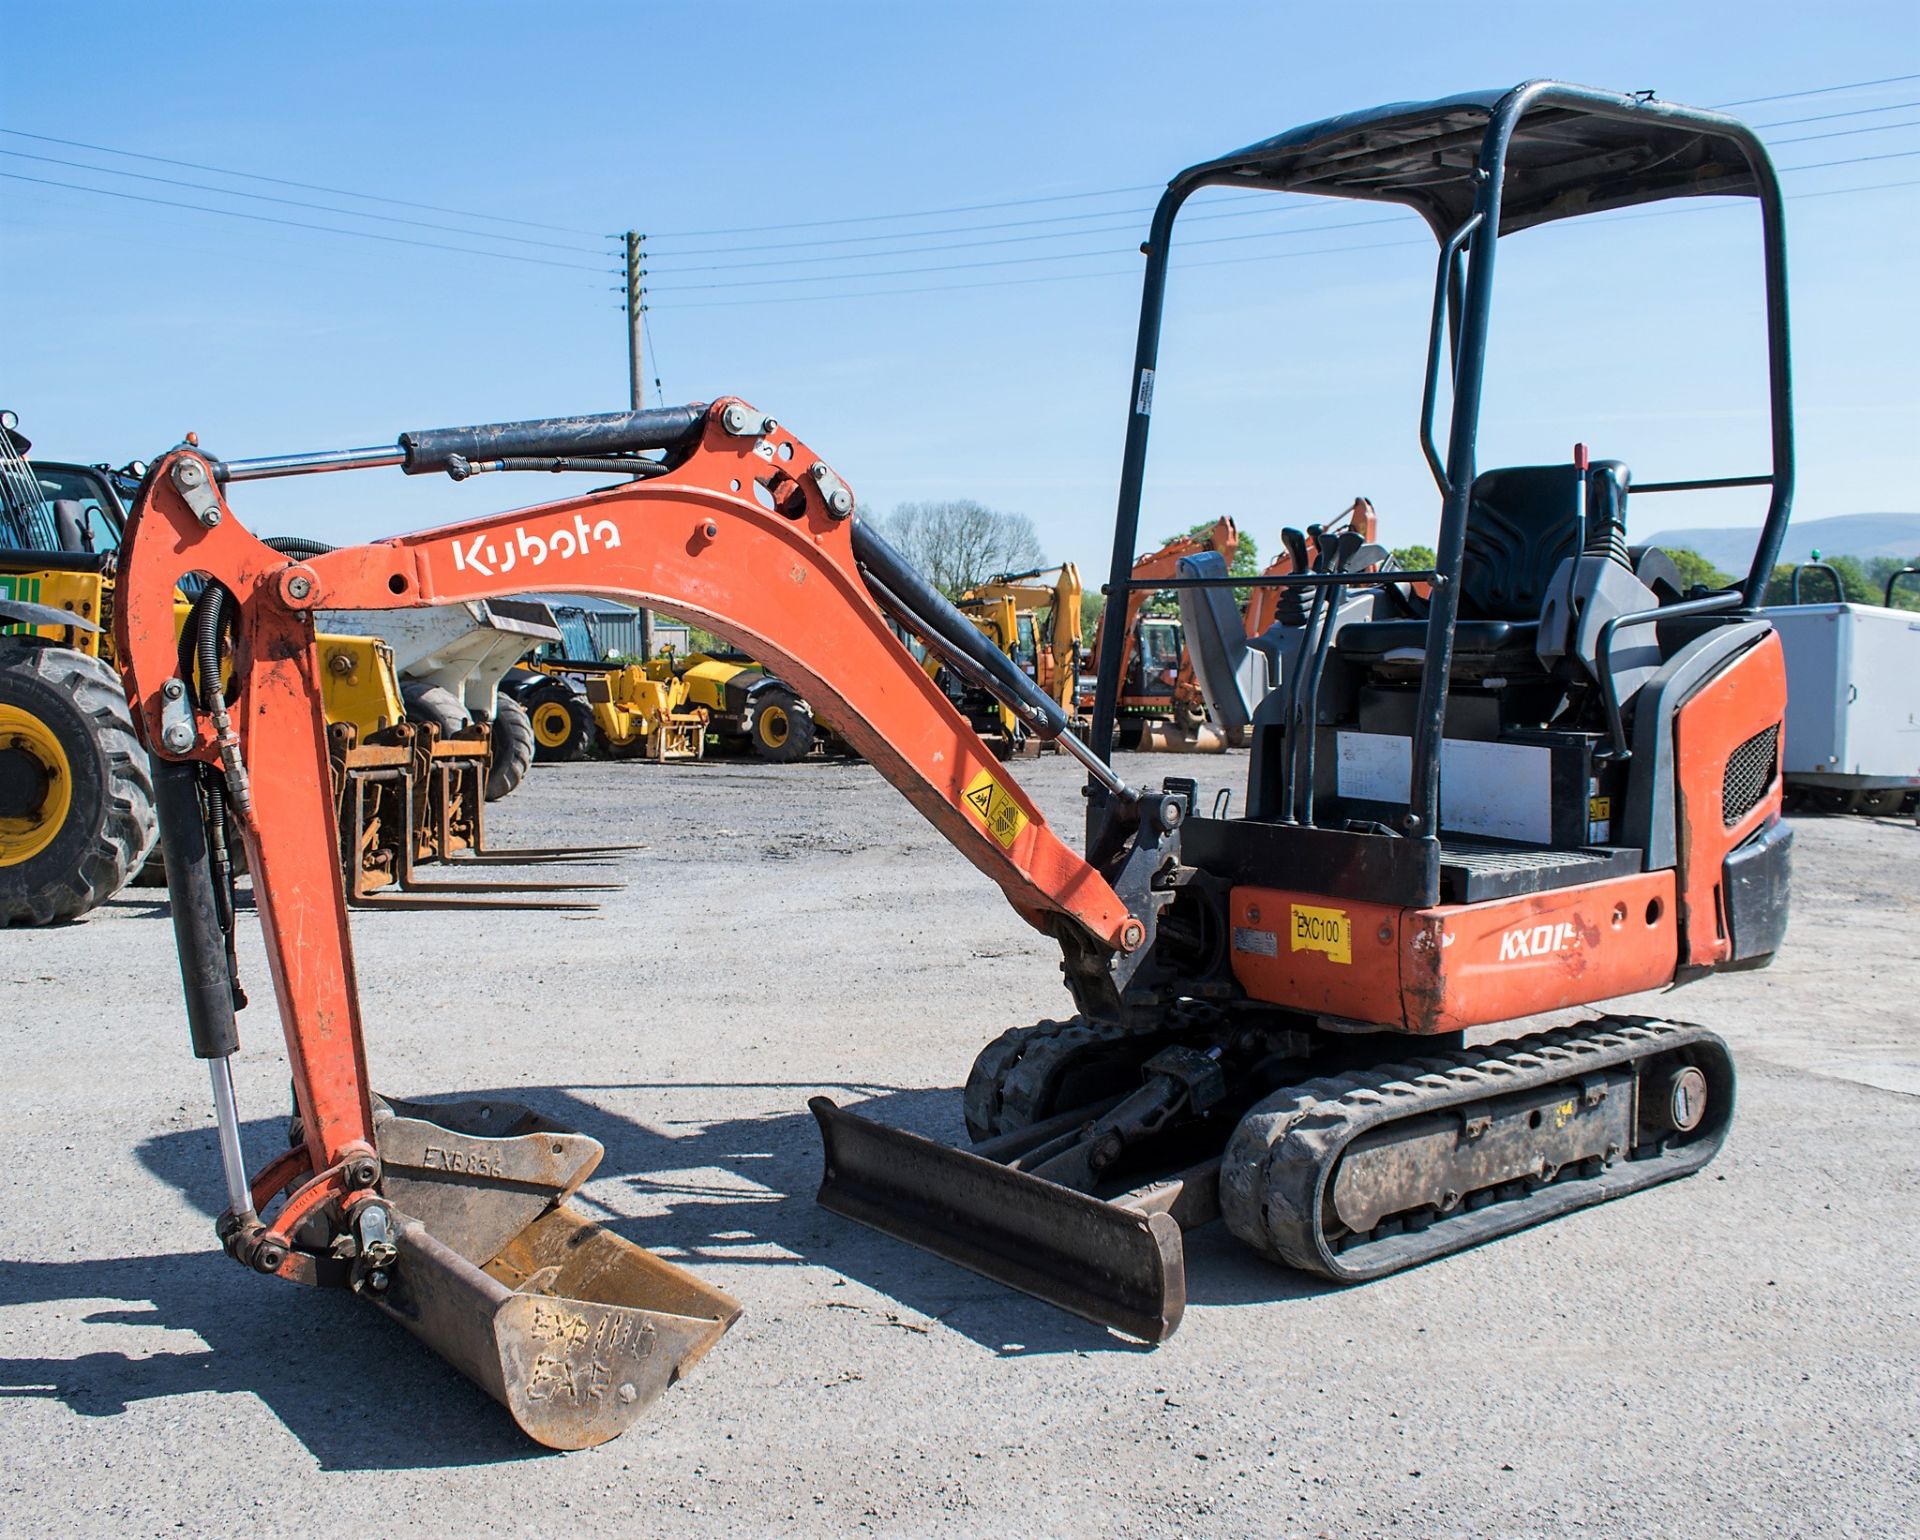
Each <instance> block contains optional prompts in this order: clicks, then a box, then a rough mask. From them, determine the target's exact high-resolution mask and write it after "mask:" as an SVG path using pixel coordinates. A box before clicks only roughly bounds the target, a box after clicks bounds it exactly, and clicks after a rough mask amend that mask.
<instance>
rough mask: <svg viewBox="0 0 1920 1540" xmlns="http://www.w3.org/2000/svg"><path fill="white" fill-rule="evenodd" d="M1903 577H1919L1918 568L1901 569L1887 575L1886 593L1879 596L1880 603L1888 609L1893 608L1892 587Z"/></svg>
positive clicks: (1919, 568)
mask: <svg viewBox="0 0 1920 1540" xmlns="http://www.w3.org/2000/svg"><path fill="white" fill-rule="evenodd" d="M1903 577H1920V567H1902V568H1901V569H1900V570H1899V571H1898V572H1889V573H1888V574H1887V587H1886V592H1885V593H1884V594H1883V595H1882V596H1881V600H1880V602H1881V603H1882V604H1883V605H1885V606H1886V607H1887V608H1888V609H1892V608H1893V585H1894V584H1895V583H1897V582H1899V581H1900V579H1902V578H1903Z"/></svg>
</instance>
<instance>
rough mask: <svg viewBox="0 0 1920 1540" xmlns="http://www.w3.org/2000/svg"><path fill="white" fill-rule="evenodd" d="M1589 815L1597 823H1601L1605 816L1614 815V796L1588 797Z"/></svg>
mask: <svg viewBox="0 0 1920 1540" xmlns="http://www.w3.org/2000/svg"><path fill="white" fill-rule="evenodd" d="M1587 817H1588V818H1590V819H1591V820H1592V821H1593V822H1595V823H1599V822H1600V821H1601V820H1602V819H1604V818H1611V817H1613V798H1611V797H1589V798H1587Z"/></svg>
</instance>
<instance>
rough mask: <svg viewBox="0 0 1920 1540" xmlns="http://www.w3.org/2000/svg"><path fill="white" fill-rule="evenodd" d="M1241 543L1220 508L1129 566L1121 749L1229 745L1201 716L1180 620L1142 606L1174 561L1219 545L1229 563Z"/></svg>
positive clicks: (1175, 567)
mask: <svg viewBox="0 0 1920 1540" xmlns="http://www.w3.org/2000/svg"><path fill="white" fill-rule="evenodd" d="M1239 544H1240V531H1239V530H1238V529H1237V528H1236V527H1235V525H1234V522H1233V520H1232V519H1230V518H1228V517H1226V516H1225V515H1224V514H1223V515H1222V516H1221V517H1220V518H1218V519H1216V520H1215V521H1214V525H1213V528H1212V529H1211V530H1209V531H1208V532H1207V533H1206V534H1205V535H1204V536H1198V537H1196V536H1193V535H1175V536H1174V537H1173V538H1172V539H1171V540H1168V541H1167V542H1165V543H1164V544H1163V545H1162V546H1161V547H1160V549H1159V550H1157V551H1149V552H1147V554H1146V555H1144V556H1141V557H1139V558H1137V559H1136V560H1135V561H1134V563H1133V566H1132V569H1131V571H1130V573H1129V586H1128V588H1127V589H1126V591H1125V596H1124V599H1123V600H1122V601H1121V602H1120V613H1121V615H1122V616H1123V618H1124V620H1125V625H1124V627H1123V630H1122V634H1123V635H1124V636H1125V637H1126V639H1127V640H1126V648H1125V651H1124V652H1123V654H1122V658H1121V663H1120V668H1121V671H1122V672H1121V676H1120V685H1119V693H1118V694H1117V695H1116V696H1115V698H1114V699H1115V705H1114V734H1115V736H1114V739H1113V741H1114V743H1115V744H1116V745H1117V746H1118V747H1120V748H1123V749H1136V750H1146V751H1148V752H1164V753H1203V754H1217V753H1219V752H1220V751H1221V750H1222V749H1225V748H1226V747H1227V739H1226V738H1225V736H1224V735H1222V734H1221V733H1219V732H1217V731H1216V730H1215V729H1214V728H1213V727H1211V726H1210V725H1209V724H1208V722H1207V703H1206V699H1205V697H1204V695H1203V694H1202V692H1201V689H1200V686H1199V683H1198V681H1197V680H1196V679H1195V677H1194V673H1193V669H1192V666H1191V665H1190V664H1189V662H1188V660H1187V649H1186V641H1185V636H1184V633H1183V630H1182V626H1181V623H1180V620H1179V619H1178V617H1176V616H1172V615H1156V614H1152V613H1150V612H1149V611H1148V610H1147V601H1148V600H1149V599H1151V598H1152V597H1153V594H1154V590H1155V589H1156V588H1157V587H1160V586H1163V585H1160V584H1157V583H1156V582H1155V581H1154V579H1157V578H1171V577H1174V576H1176V575H1177V574H1178V573H1179V571H1180V563H1181V562H1182V561H1184V560H1186V559H1187V558H1188V557H1190V556H1194V555H1197V554H1199V553H1201V552H1208V551H1211V552H1217V553H1219V556H1220V559H1221V561H1222V562H1223V563H1224V564H1225V566H1227V567H1231V566H1232V565H1233V556H1234V552H1235V550H1237V549H1238V547H1239ZM1117 597H1118V596H1117V595H1116V593H1115V592H1114V591H1113V590H1111V589H1110V590H1109V592H1108V604H1107V607H1106V608H1104V609H1102V610H1101V612H1100V618H1099V620H1098V621H1096V622H1095V623H1094V633H1093V651H1094V656H1095V657H1099V656H1100V655H1101V651H1102V648H1103V647H1104V646H1105V641H1106V635H1107V630H1108V627H1107V617H1108V615H1109V614H1110V613H1111V611H1112V609H1113V605H1114V602H1115V600H1116V598H1117ZM1081 706H1082V708H1083V709H1085V710H1087V711H1091V710H1092V709H1093V699H1092V697H1091V696H1090V695H1087V694H1085V693H1084V692H1083V693H1082V697H1081Z"/></svg>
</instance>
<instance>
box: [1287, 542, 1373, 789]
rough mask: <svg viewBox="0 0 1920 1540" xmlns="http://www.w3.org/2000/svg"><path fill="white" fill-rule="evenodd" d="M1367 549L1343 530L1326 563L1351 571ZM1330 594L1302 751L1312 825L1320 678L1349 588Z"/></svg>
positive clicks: (1315, 657) (1315, 658)
mask: <svg viewBox="0 0 1920 1540" xmlns="http://www.w3.org/2000/svg"><path fill="white" fill-rule="evenodd" d="M1366 548H1367V540H1366V536H1364V535H1362V534H1361V533H1360V532H1359V531H1358V530H1356V529H1346V530H1342V531H1341V532H1340V537H1339V539H1338V540H1336V541H1335V542H1334V546H1333V558H1332V560H1331V561H1330V562H1329V563H1328V564H1327V565H1328V568H1329V570H1331V571H1334V572H1352V571H1354V570H1356V567H1355V563H1356V561H1357V560H1358V558H1359V557H1360V555H1361V553H1362V552H1363V551H1364V550H1365V549H1366ZM1375 549H1376V550H1377V549H1378V547H1375ZM1327 595H1328V597H1327V607H1326V608H1327V613H1326V618H1325V619H1324V621H1323V622H1322V623H1321V627H1320V635H1319V637H1318V638H1317V639H1316V641H1315V643H1314V649H1313V667H1312V669H1311V670H1310V671H1309V673H1308V675H1307V706H1306V712H1305V716H1306V723H1307V731H1306V742H1305V745H1304V747H1303V750H1302V753H1303V756H1304V760H1305V763H1304V764H1303V765H1302V766H1301V771H1300V779H1301V780H1302V781H1304V782H1305V783H1306V784H1305V785H1304V787H1303V788H1302V790H1301V800H1302V803H1303V804H1304V808H1303V811H1302V814H1301V822H1302V823H1305V824H1309V825H1311V824H1312V823H1313V760H1314V750H1315V748H1316V747H1317V746H1318V740H1319V736H1320V733H1319V723H1320V678H1321V675H1322V674H1323V673H1324V672H1325V671H1326V667H1327V653H1328V651H1329V650H1330V649H1331V647H1332V645H1333V633H1334V631H1335V629H1336V627H1337V623H1338V620H1339V616H1340V607H1341V605H1342V604H1343V603H1344V602H1345V600H1346V597H1347V590H1346V588H1345V587H1344V586H1341V587H1336V588H1330V589H1328V590H1327Z"/></svg>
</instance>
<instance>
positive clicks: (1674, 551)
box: [1662, 545, 1734, 593]
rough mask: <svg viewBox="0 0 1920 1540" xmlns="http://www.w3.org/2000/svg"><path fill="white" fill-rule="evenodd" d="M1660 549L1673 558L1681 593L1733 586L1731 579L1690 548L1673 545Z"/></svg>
mask: <svg viewBox="0 0 1920 1540" xmlns="http://www.w3.org/2000/svg"><path fill="white" fill-rule="evenodd" d="M1662 549H1663V550H1665V551H1666V553H1667V555H1669V556H1670V557H1672V558H1673V564H1674V566H1676V567H1678V568H1679V569H1680V591H1681V592H1682V593H1692V592H1693V590H1694V589H1696V588H1705V589H1708V590H1714V589H1721V588H1731V587H1732V586H1733V583H1734V580H1733V579H1732V578H1730V577H1729V576H1727V574H1726V573H1724V572H1722V571H1721V570H1720V569H1719V568H1718V567H1716V566H1714V564H1713V563H1712V562H1710V561H1708V560H1707V559H1706V557H1704V556H1702V555H1701V554H1700V553H1699V552H1698V551H1696V550H1693V549H1692V548H1691V547H1688V546H1684V545H1675V546H1663V547H1662Z"/></svg>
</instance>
